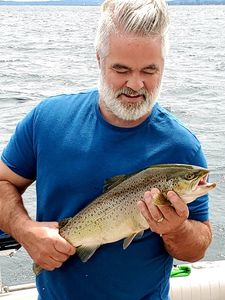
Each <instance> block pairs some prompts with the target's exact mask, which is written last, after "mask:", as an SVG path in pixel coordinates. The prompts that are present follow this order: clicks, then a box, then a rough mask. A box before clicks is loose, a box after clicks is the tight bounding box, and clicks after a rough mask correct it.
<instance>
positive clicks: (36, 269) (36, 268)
mask: <svg viewBox="0 0 225 300" xmlns="http://www.w3.org/2000/svg"><path fill="white" fill-rule="evenodd" d="M43 270H44V269H43V268H42V267H41V266H39V265H38V264H36V263H33V272H34V274H35V275H36V276H37V275H39V274H40V273H41V272H42V271H43Z"/></svg>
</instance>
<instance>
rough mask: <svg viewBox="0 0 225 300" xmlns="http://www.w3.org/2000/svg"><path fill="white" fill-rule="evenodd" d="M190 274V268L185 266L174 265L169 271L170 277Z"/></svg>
mask: <svg viewBox="0 0 225 300" xmlns="http://www.w3.org/2000/svg"><path fill="white" fill-rule="evenodd" d="M190 273H191V267H189V266H185V265H180V266H177V265H175V266H173V268H172V270H171V273H170V277H184V276H188V275H190Z"/></svg>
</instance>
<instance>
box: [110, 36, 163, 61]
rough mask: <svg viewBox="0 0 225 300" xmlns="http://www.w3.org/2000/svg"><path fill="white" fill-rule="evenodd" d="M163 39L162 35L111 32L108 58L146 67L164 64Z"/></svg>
mask: <svg viewBox="0 0 225 300" xmlns="http://www.w3.org/2000/svg"><path fill="white" fill-rule="evenodd" d="M163 50H164V49H163V41H162V38H161V37H160V36H154V37H137V36H133V35H121V34H115V33H113V34H111V35H110V36H109V45H108V55H107V59H108V62H110V63H120V64H124V65H128V66H132V65H133V66H135V65H138V67H145V66H146V65H149V64H157V65H160V64H163V62H164V55H163Z"/></svg>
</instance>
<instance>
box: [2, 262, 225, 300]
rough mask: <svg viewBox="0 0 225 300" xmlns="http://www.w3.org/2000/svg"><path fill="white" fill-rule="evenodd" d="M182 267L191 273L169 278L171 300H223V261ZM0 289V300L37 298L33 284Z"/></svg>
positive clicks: (224, 289) (224, 265)
mask: <svg viewBox="0 0 225 300" xmlns="http://www.w3.org/2000/svg"><path fill="white" fill-rule="evenodd" d="M184 265H187V266H190V267H191V273H190V275H188V276H185V277H174V278H171V281H170V282H171V288H170V297H171V300H225V276H224V275H225V260H219V261H200V262H196V263H192V264H184ZM0 288H1V289H0V298H1V297H4V299H6V300H35V299H37V296H38V293H37V290H36V287H35V284H34V283H30V284H22V285H16V286H9V287H7V286H3V285H2V286H0Z"/></svg>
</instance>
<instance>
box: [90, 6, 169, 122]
mask: <svg viewBox="0 0 225 300" xmlns="http://www.w3.org/2000/svg"><path fill="white" fill-rule="evenodd" d="M167 27H168V11H167V5H166V3H165V2H164V1H163V0H136V1H133V0H106V1H105V2H104V3H103V5H102V15H101V18H100V21H99V27H98V31H97V36H96V52H97V58H98V62H99V66H100V70H101V77H100V109H101V110H102V111H103V114H104V108H105V111H106V110H108V111H110V112H111V113H112V114H113V115H114V116H116V117H117V118H119V119H121V120H137V119H140V118H141V117H143V116H144V115H146V114H148V113H149V112H150V110H151V106H152V104H153V102H154V100H155V98H156V96H157V94H158V91H159V89H160V83H161V78H162V74H163V67H164V57H165V53H166V50H167V39H166V33H167ZM103 106H104V107H103Z"/></svg>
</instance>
